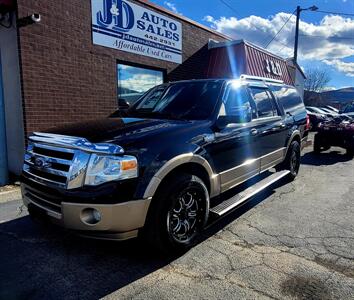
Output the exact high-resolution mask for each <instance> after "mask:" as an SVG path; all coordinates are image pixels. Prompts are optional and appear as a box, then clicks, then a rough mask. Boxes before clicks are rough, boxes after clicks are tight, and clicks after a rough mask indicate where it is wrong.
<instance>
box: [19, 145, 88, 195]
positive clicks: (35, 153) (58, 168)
mask: <svg viewBox="0 0 354 300" xmlns="http://www.w3.org/2000/svg"><path fill="white" fill-rule="evenodd" d="M88 159H89V154H87V153H84V152H83V151H80V150H77V149H70V148H64V147H60V146H54V145H47V144H41V143H33V142H30V143H29V146H28V148H27V151H26V154H25V161H24V166H23V172H24V174H25V175H27V176H28V177H29V178H31V179H33V180H35V181H37V182H40V183H44V184H47V185H52V186H59V187H62V188H76V187H80V186H81V184H82V180H83V175H84V172H85V170H86V166H87V163H88Z"/></svg>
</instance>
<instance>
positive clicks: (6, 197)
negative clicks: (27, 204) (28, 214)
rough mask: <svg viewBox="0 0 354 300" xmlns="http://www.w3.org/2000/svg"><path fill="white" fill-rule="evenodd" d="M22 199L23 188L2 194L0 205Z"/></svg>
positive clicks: (0, 194)
mask: <svg viewBox="0 0 354 300" xmlns="http://www.w3.org/2000/svg"><path fill="white" fill-rule="evenodd" d="M21 198H22V195H21V188H20V187H16V188H14V189H13V190H11V191H4V192H0V203H5V202H10V201H14V200H20V199H21Z"/></svg>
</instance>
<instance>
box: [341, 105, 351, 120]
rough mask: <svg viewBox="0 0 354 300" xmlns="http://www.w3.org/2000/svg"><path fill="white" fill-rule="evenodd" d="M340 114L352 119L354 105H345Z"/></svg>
mask: <svg viewBox="0 0 354 300" xmlns="http://www.w3.org/2000/svg"><path fill="white" fill-rule="evenodd" d="M340 113H341V114H346V115H348V116H350V117H354V103H352V104H349V105H347V106H346V107H345V108H344V109H343V110H341V111H340Z"/></svg>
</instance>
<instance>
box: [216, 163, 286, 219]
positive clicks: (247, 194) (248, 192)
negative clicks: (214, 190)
mask: <svg viewBox="0 0 354 300" xmlns="http://www.w3.org/2000/svg"><path fill="white" fill-rule="evenodd" d="M289 173H290V171H289V170H284V171H280V172H276V173H274V174H272V175H270V176H268V177H266V178H265V179H263V180H261V181H260V182H257V183H256V184H254V185H253V186H251V187H249V188H247V189H245V190H244V191H242V192H241V193H239V194H236V195H235V196H233V197H232V198H230V199H227V200H225V201H223V202H221V203H220V204H219V205H217V206H215V207H212V208H211V209H210V212H211V213H213V214H215V215H217V216H222V215H224V214H226V213H227V212H229V211H230V210H232V209H234V208H235V207H237V206H239V205H240V204H242V203H243V202H245V201H247V200H248V199H250V198H251V197H253V196H254V195H256V194H258V193H259V192H260V191H262V190H264V189H265V188H267V187H269V186H270V185H272V184H273V183H275V182H276V181H278V180H280V179H281V178H283V177H285V176H286V175H288V174H289Z"/></svg>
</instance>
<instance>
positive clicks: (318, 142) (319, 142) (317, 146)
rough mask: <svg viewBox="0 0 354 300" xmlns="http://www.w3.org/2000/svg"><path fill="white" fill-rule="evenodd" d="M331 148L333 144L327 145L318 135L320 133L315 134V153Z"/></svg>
mask: <svg viewBox="0 0 354 300" xmlns="http://www.w3.org/2000/svg"><path fill="white" fill-rule="evenodd" d="M330 148H331V146H328V145H325V144H323V143H322V140H321V138H320V137H319V136H318V134H316V135H315V138H314V141H313V151H314V152H315V153H318V154H319V153H321V152H322V151H327V150H329V149H330Z"/></svg>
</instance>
